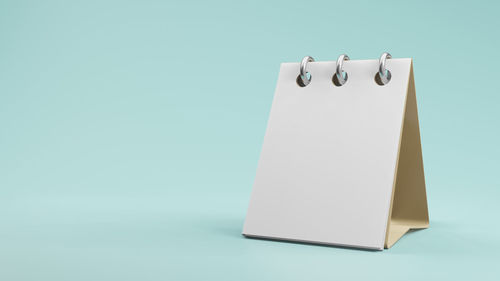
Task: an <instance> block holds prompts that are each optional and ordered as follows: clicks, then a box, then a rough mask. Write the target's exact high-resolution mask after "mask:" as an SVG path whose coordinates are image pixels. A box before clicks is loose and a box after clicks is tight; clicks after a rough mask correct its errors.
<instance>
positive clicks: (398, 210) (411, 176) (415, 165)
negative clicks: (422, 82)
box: [384, 63, 429, 249]
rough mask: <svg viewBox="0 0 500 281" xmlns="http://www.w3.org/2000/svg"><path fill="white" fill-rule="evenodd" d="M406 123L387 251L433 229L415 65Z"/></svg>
mask: <svg viewBox="0 0 500 281" xmlns="http://www.w3.org/2000/svg"><path fill="white" fill-rule="evenodd" d="M403 120H404V121H403V124H402V126H403V127H402V131H401V138H400V144H399V155H398V163H397V166H396V173H395V181H394V186H393V190H392V200H391V207H390V211H389V214H390V215H389V221H388V223H387V232H386V237H385V245H384V247H385V248H386V249H388V248H390V247H392V245H394V243H396V242H397V241H398V240H399V239H400V238H401V237H402V236H403V235H404V234H405V233H406V232H408V231H409V230H410V229H422V228H428V227H429V215H428V211H427V197H426V192H425V178H424V166H423V161H422V148H421V143H420V131H419V124H418V113H417V100H416V95H415V81H414V77H413V63H412V65H411V69H410V79H409V82H408V90H407V95H406V106H405V115H404V119H403Z"/></svg>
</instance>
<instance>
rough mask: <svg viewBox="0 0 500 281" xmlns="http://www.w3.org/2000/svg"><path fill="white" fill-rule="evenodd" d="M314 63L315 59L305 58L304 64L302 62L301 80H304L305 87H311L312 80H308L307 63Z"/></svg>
mask: <svg viewBox="0 0 500 281" xmlns="http://www.w3.org/2000/svg"><path fill="white" fill-rule="evenodd" d="M313 61H314V59H313V57H310V56H305V57H304V58H303V59H302V62H300V80H302V84H304V86H307V85H309V83H310V82H311V78H307V63H308V62H313Z"/></svg>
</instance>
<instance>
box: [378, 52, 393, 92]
mask: <svg viewBox="0 0 500 281" xmlns="http://www.w3.org/2000/svg"><path fill="white" fill-rule="evenodd" d="M390 58H392V56H391V54H389V53H387V52H385V53H383V54H382V55H381V56H380V60H379V61H378V64H379V66H378V77H379V78H380V81H381V82H382V84H384V85H386V84H387V83H389V81H391V77H392V76H391V72H390V71H389V70H387V69H386V68H385V62H386V61H387V59H390Z"/></svg>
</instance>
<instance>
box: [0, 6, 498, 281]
mask: <svg viewBox="0 0 500 281" xmlns="http://www.w3.org/2000/svg"><path fill="white" fill-rule="evenodd" d="M499 12H500V5H499V4H498V3H496V2H495V1H490V2H488V1H463V2H461V1H412V2H405V1H261V0H258V1H248V2H236V1H215V0H213V1H199V2H192V1H4V0H1V2H0V128H1V129H0V134H1V135H0V195H1V196H0V280H5V281H18V280H30V281H31V280H37V281H45V280H46V281H58V280H72V281H78V280H92V281H98V280H122V281H126V280H368V279H369V280H442V279H453V280H471V279H481V280H498V278H499V275H500V269H499V267H498V262H499V260H500V254H499V251H500V238H499V237H500V226H499V223H498V221H499V214H500V205H499V195H500V189H499V188H500V180H499V177H498V174H499V158H500V149H499V146H498V143H499V142H500V133H499V126H498V125H499V121H500V113H499V111H498V108H499V104H500V93H499V90H498V80H499V73H500V71H499V67H498V66H499V65H500V55H499V52H498V50H500V39H499V37H498V34H497V32H496V30H497V29H498V27H499V26H500V17H498V13H499ZM383 51H389V52H390V53H392V54H393V56H394V57H412V58H414V69H415V78H416V86H417V99H418V105H419V114H420V121H421V134H422V142H423V153H424V164H425V171H426V180H427V192H428V200H429V211H430V218H431V227H430V229H428V230H423V231H418V232H413V233H410V234H409V235H406V236H405V237H403V238H402V240H401V241H399V242H398V243H397V244H396V245H395V246H394V247H393V248H392V249H390V250H386V251H383V252H371V251H361V250H353V249H344V248H336V247H325V246H314V245H304V244H294V243H286V242H271V241H264V240H252V239H245V238H243V237H242V236H241V235H240V233H241V229H242V225H243V221H244V218H245V213H246V208H247V204H248V200H249V196H250V192H251V188H252V183H253V178H254V175H255V169H256V166H257V160H258V157H259V152H260V148H261V144H262V140H263V135H264V131H265V127H266V122H267V117H268V113H269V109H270V106H271V100H272V97H273V92H274V87H275V83H276V79H277V76H278V71H279V65H280V63H281V62H290V61H299V60H300V59H301V58H302V57H303V56H305V55H311V56H313V57H314V58H316V59H317V60H335V59H336V58H337V56H338V55H339V54H341V53H344V52H345V53H347V54H349V55H350V57H351V59H375V58H378V57H379V55H380V54H381V53H382V52H383Z"/></svg>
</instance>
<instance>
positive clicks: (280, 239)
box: [242, 233, 384, 251]
mask: <svg viewBox="0 0 500 281" xmlns="http://www.w3.org/2000/svg"><path fill="white" fill-rule="evenodd" d="M242 235H243V236H244V237H245V238H250V239H258V240H269V241H277V242H287V243H297V244H306V245H318V246H328V247H337V248H345V249H353V250H365V251H383V250H384V247H368V246H359V245H350V244H342V243H331V242H322V241H312V240H303V239H295V238H283V237H275V236H267V235H258V234H249V233H242Z"/></svg>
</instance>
